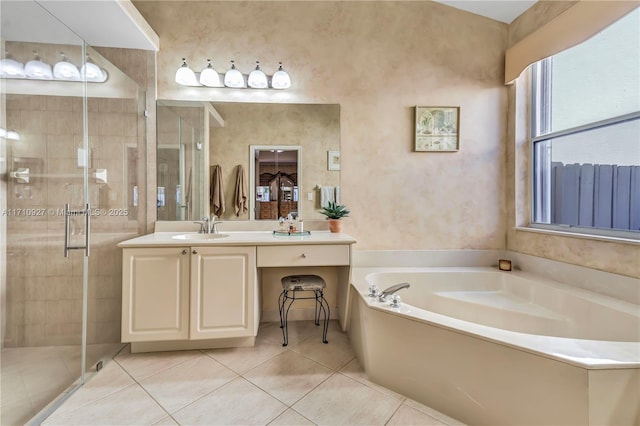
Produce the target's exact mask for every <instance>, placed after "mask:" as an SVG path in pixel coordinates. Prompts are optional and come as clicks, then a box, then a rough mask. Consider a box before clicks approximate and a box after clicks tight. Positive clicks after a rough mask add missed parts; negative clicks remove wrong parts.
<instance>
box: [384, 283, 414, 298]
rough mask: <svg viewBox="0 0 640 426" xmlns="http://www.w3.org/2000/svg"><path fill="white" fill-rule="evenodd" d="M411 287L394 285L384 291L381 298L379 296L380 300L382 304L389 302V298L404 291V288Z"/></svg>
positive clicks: (401, 284)
mask: <svg viewBox="0 0 640 426" xmlns="http://www.w3.org/2000/svg"><path fill="white" fill-rule="evenodd" d="M409 286H410V284H409V283H400V284H395V285H392V286H391V287H389V288H386V289H384V290H382V292H380V296H378V300H379V301H380V302H384V301H385V300H387V296H390V295H392V294H393V293H395V292H396V291H398V290H402V289H403V288H409Z"/></svg>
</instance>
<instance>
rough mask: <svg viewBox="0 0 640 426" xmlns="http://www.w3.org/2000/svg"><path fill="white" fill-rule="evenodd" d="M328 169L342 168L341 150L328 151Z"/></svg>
mask: <svg viewBox="0 0 640 426" xmlns="http://www.w3.org/2000/svg"><path fill="white" fill-rule="evenodd" d="M327 170H340V151H327Z"/></svg>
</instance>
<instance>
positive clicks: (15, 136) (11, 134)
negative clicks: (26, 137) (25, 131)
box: [0, 127, 20, 141]
mask: <svg viewBox="0 0 640 426" xmlns="http://www.w3.org/2000/svg"><path fill="white" fill-rule="evenodd" d="M0 138H5V139H12V140H14V141H19V140H20V134H19V133H18V132H16V131H15V130H5V129H3V128H2V127H0Z"/></svg>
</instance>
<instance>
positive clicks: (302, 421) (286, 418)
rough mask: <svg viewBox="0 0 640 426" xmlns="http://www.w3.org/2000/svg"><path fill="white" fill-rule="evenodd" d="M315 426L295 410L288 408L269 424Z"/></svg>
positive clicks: (277, 425) (274, 425)
mask: <svg viewBox="0 0 640 426" xmlns="http://www.w3.org/2000/svg"><path fill="white" fill-rule="evenodd" d="M307 425H315V423H313V422H312V421H311V420H309V419H307V418H306V417H304V416H303V415H302V414H300V413H298V412H297V411H296V410H294V409H292V408H289V409H288V410H287V411H285V412H284V413H282V414H280V415H279V416H278V418H276V419H275V420H274V421H272V422H271V423H269V426H307Z"/></svg>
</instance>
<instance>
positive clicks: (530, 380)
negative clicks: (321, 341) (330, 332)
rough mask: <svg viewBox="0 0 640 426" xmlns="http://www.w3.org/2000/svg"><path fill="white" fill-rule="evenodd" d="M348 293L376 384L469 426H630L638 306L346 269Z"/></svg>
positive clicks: (566, 292) (505, 279)
mask: <svg viewBox="0 0 640 426" xmlns="http://www.w3.org/2000/svg"><path fill="white" fill-rule="evenodd" d="M402 282H408V283H410V285H411V286H410V288H408V289H403V290H400V291H399V292H398V293H397V294H399V295H400V296H401V298H402V302H401V304H400V307H398V308H393V307H390V306H389V303H388V302H385V303H383V302H379V301H378V299H377V298H373V297H369V296H368V287H369V285H371V284H375V285H377V287H378V288H379V289H380V290H383V289H385V288H387V287H389V286H391V285H394V284H398V283H402ZM351 292H352V294H351V295H350V319H349V322H348V326H347V330H348V334H349V337H350V339H351V342H352V346H353V347H354V351H355V352H356V355H357V356H358V359H359V361H360V362H361V364H362V365H363V368H364V369H365V371H366V373H367V375H368V376H369V378H370V379H371V380H372V381H374V382H376V383H379V384H381V385H383V386H386V387H388V388H391V389H393V390H395V391H397V392H399V393H401V394H403V395H405V396H407V397H410V398H412V399H415V400H417V401H418V402H421V403H424V404H426V405H428V406H430V407H432V408H435V409H437V410H439V411H441V412H443V413H445V414H447V415H449V416H451V417H453V418H457V419H458V420H460V421H463V422H465V423H469V424H487V425H507V424H512V425H525V424H535V425H543V424H544V425H570V424H575V425H589V424H593V425H595V424H598V425H602V424H615V425H620V424H640V408H639V405H640V402H639V401H640V307H639V306H638V305H637V304H634V303H630V302H628V301H623V300H617V299H614V298H612V297H608V296H603V295H599V294H597V293H593V292H590V291H586V290H583V289H580V288H576V287H573V286H569V285H566V284H562V283H560V282H557V281H553V280H550V279H545V278H543V277H541V276H538V275H535V274H532V273H528V272H520V271H512V272H502V271H499V270H498V269H497V268H490V267H452V268H434V267H431V268H407V267H404V268H355V269H354V277H353V285H352V288H351Z"/></svg>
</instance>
